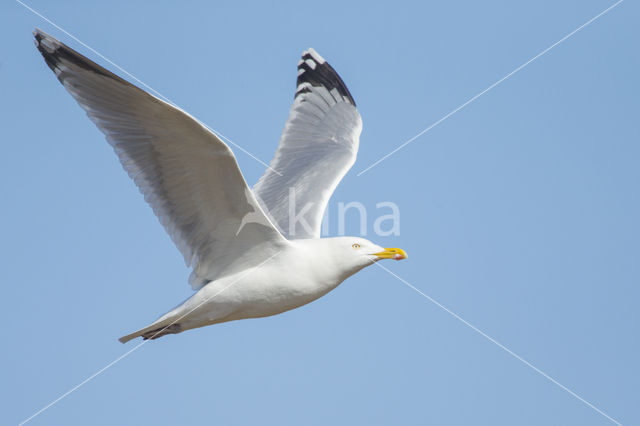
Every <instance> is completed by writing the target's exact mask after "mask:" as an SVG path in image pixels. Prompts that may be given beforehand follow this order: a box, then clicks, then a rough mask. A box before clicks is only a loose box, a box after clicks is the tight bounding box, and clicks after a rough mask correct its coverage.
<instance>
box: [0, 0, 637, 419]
mask: <svg viewBox="0 0 640 426" xmlns="http://www.w3.org/2000/svg"><path fill="white" fill-rule="evenodd" d="M29 4H30V5H31V6H32V7H34V8H35V9H37V10H39V11H40V12H41V13H42V14H44V15H45V16H47V17H48V18H49V19H51V20H52V21H54V22H56V23H57V24H58V25H60V26H61V27H63V28H65V29H66V30H67V31H69V32H70V33H72V34H74V35H75V36H76V37H78V38H79V39H80V40H82V41H84V42H85V43H87V44H88V45H90V46H91V47H93V48H94V49H96V50H97V51H99V52H100V53H102V54H103V55H105V56H106V57H108V58H110V59H111V60H113V61H114V62H116V63H117V64H119V65H120V66H122V67H123V68H125V69H126V70H128V71H129V72H131V73H132V74H134V75H136V76H137V77H138V78H140V79H141V80H143V81H144V82H146V83H147V84H149V85H150V86H152V87H154V88H155V89H156V90H158V91H159V92H161V93H162V94H164V95H165V96H167V97H169V98H170V99H172V100H173V101H174V102H175V103H177V104H178V105H180V106H181V107H183V108H184V109H186V110H187V111H189V112H190V113H192V114H193V115H194V116H196V117H198V118H200V119H201V120H203V121H204V122H206V123H207V124H209V125H210V126H212V127H213V128H215V129H217V130H219V131H221V132H222V133H223V134H225V135H226V136H228V137H230V138H231V139H232V140H234V141H235V142H236V143H238V144H240V145H242V146H243V147H244V148H245V149H247V150H249V151H250V152H252V153H253V154H254V155H256V156H257V157H258V158H261V159H263V160H264V161H267V162H268V161H269V160H270V159H271V156H272V154H273V152H274V150H275V147H276V144H277V140H278V138H279V135H280V132H281V130H282V126H283V123H284V120H285V119H286V117H287V114H288V110H289V107H290V104H291V101H292V98H293V92H294V87H295V77H296V63H297V61H298V58H299V55H300V53H301V52H302V50H304V49H305V48H307V47H309V46H313V47H314V48H315V49H316V50H318V52H319V53H320V54H322V55H323V56H324V57H325V58H326V59H327V60H328V61H329V62H330V63H331V64H332V65H333V66H334V67H335V68H336V69H337V70H338V72H339V73H340V75H341V76H342V77H343V79H344V80H345V82H346V83H347V85H348V87H349V89H350V90H351V93H352V94H353V96H354V98H355V99H356V102H357V103H358V108H359V110H360V113H361V115H362V117H363V121H364V130H363V133H362V137H361V144H360V152H359V157H358V161H357V163H356V165H355V166H354V169H352V171H351V172H350V173H349V174H348V175H347V177H346V178H345V179H344V180H343V182H342V183H341V185H340V186H339V187H338V189H337V191H336V192H335V194H334V197H333V198H332V201H331V205H330V207H329V209H331V212H332V213H335V212H336V211H337V203H338V202H341V201H342V202H348V201H359V202H362V203H363V204H364V205H366V206H367V207H368V208H369V209H370V211H372V212H375V205H376V203H378V202H382V201H393V202H394V203H396V204H397V205H398V206H399V208H400V209H401V232H400V235H399V236H390V237H384V238H379V237H375V236H371V235H370V236H369V237H370V238H371V239H373V240H375V241H376V242H378V243H380V244H381V245H384V246H392V247H394V246H398V247H402V248H404V249H406V250H407V252H408V253H409V255H410V259H409V260H407V261H404V262H398V263H391V262H387V263H385V266H386V267H388V268H390V269H391V270H392V271H393V272H394V273H396V274H398V275H399V276H400V277H402V278H403V279H405V280H406V281H407V282H409V283H411V284H412V285H414V286H416V287H417V288H419V289H420V290H421V291H423V292H425V293H426V294H428V295H429V296H431V297H433V298H435V299H436V300H438V301H439V302H440V303H442V304H443V305H444V306H446V307H448V308H449V309H451V310H452V311H453V312H455V313H457V314H458V315H460V316H461V317H463V318H464V319H465V320H467V321H469V322H470V323H472V324H473V325H475V326H476V327H478V328H479V329H481V330H483V331H484V332H485V333H487V334H488V335H490V336H492V337H493V338H495V339H497V340H498V341H499V342H501V343H502V344H504V345H505V346H506V347H508V348H509V349H511V350H512V351H514V352H515V353H517V354H519V355H520V356H522V357H523V358H525V359H526V360H528V361H529V362H531V363H532V364H533V365H535V366H536V367H537V368H539V369H541V370H542V371H544V372H546V373H548V374H549V375H550V376H551V377H553V378H554V379H556V380H558V381H559V382H560V383H562V384H563V385H565V386H567V387H568V388H570V389H571V390H573V391H574V392H576V393H577V394H579V395H580V396H581V397H583V398H584V399H586V400H587V401H590V402H591V403H593V404H594V405H595V406H596V407H598V408H599V409H601V410H602V411H603V412H605V413H607V414H608V415H610V416H611V417H613V418H615V419H617V420H618V421H619V422H621V423H622V424H638V423H640V414H639V413H638V410H637V402H638V400H640V390H639V389H640V386H639V378H640V366H639V365H638V362H637V360H638V357H639V356H640V342H639V338H638V336H639V335H640V333H639V331H640V315H639V314H638V308H637V303H638V302H637V301H638V298H639V297H640V290H639V288H638V284H639V283H640V262H639V259H640V245H639V243H638V241H640V226H639V225H638V217H640V192H639V191H638V182H640V168H639V167H638V158H639V156H640V147H639V145H638V141H640V138H639V135H638V126H637V113H638V111H639V108H640V101H639V100H638V99H639V98H640V97H639V95H640V93H639V89H640V87H639V84H638V75H639V72H640V54H639V53H638V49H637V46H638V44H639V43H640V37H639V34H638V30H637V28H638V27H637V21H638V12H639V8H638V5H637V4H636V3H634V2H630V1H626V2H623V3H622V4H620V5H619V6H618V7H617V8H615V9H613V10H612V11H611V12H609V13H608V14H607V15H605V16H603V17H602V18H600V19H599V20H597V21H595V22H594V23H593V24H591V25H590V26H588V27H587V28H585V29H584V30H582V31H581V32H579V33H577V34H576V35H575V36H573V37H572V38H570V39H569V40H567V41H566V42H564V43H562V44H561V45H559V46H557V47H556V48H554V49H553V50H551V51H550V52H549V53H547V54H546V55H544V56H542V57H541V58H540V59H538V60H537V61H535V62H533V63H532V64H530V65H529V66H527V67H526V68H525V69H523V70H522V71H520V72H519V73H517V74H516V75H514V76H513V77H511V78H509V79H508V80H506V81H504V82H503V83H502V84H501V85H499V86H498V87H496V88H495V89H493V90H492V91H490V92H488V93H487V94H485V95H483V96H482V97H480V98H479V99H477V100H476V101H475V102H473V103H472V104H470V105H469V106H467V107H466V108H465V109H463V110H461V111H459V112H458V113H457V114H455V115H453V116H452V117H451V118H449V119H448V120H446V121H444V122H443V123H442V124H440V125H439V126H437V127H435V128H434V129H433V130H431V131H429V132H428V133H426V134H425V135H424V136H422V137H421V138H419V139H418V140H416V141H415V142H413V143H412V144H410V145H409V146H407V147H406V148H405V149H403V150H401V151H399V152H398V153H397V154H395V155H394V156H392V157H390V158H389V159H387V160H386V161H384V162H383V163H381V164H380V165H378V166H376V167H375V168H373V169H371V170H370V171H368V172H367V173H365V174H363V175H362V176H360V177H357V176H356V174H357V172H358V171H360V170H362V169H364V168H365V167H367V166H368V165H370V164H371V163H372V162H374V161H375V160H377V159H378V158H380V157H381V156H383V155H385V154H386V153H388V152H389V151H391V150H392V149H394V148H395V147H396V146H398V145H399V144H401V143H402V142H404V141H405V140H407V139H408V138H410V137H412V136H413V135H415V134H416V133H418V132H419V131H421V130H422V129H424V128H426V127H427V126H429V125H430V124H431V123H433V122H435V121H436V120H438V119H440V118H441V117H443V116H444V115H445V114H447V113H448V112H450V111H451V110H453V109H455V108H456V107H458V106H459V105H461V104H462V103H464V102H465V101H466V100H468V99H469V98H470V97H472V96H473V95H475V94H476V93H478V92H480V91H482V90H484V89H485V88H487V87H488V86H489V85H491V84H492V83H494V82H495V81H497V80H498V79H500V78H501V77H503V76H504V75H506V74H508V73H509V72H511V71H512V70H513V69H515V68H516V67H517V66H519V65H520V64H522V63H524V62H525V61H527V60H528V59H530V58H531V57H533V56H535V55H536V54H537V53H539V52H540V51H542V50H543V49H545V48H546V47H548V46H549V45H551V44H553V43H554V42H556V41H557V40H559V39H560V38H562V37H563V36H565V35H566V34H567V33H569V32H570V31H572V30H573V29H575V28H576V27H578V26H580V25H582V24H583V23H584V22H586V21H587V20H589V19H590V18H592V17H593V16H595V15H597V14H598V13H599V12H601V11H602V10H604V9H606V8H607V7H608V6H610V5H611V4H613V2H608V1H601V0H598V1H563V2H552V1H540V2H526V3H525V2H506V1H487V2H471V1H454V2H395V3H394V4H393V5H390V4H384V5H383V4H380V5H378V4H371V3H370V2H349V3H347V4H344V3H343V2H338V1H324V2H322V3H317V2H315V3H314V2H307V3H301V2H281V3H279V4H278V5H271V4H268V2H231V1H229V2H215V4H212V2H201V3H188V4H182V3H180V4H179V3H170V2H155V3H154V4H153V5H152V6H150V5H149V4H146V3H143V2H112V3H111V2H110V3H107V2H102V3H92V4H88V3H86V2H56V3H55V4H54V3H51V2H43V1H34V2H31V3H29ZM0 16H2V18H3V19H2V21H3V25H0V34H1V35H2V36H3V40H5V42H4V43H3V44H2V46H1V47H0V87H1V90H0V93H1V94H2V100H1V101H0V116H2V130H3V137H2V140H3V144H2V146H3V154H4V155H2V156H1V158H0V196H1V199H2V209H0V214H1V215H2V216H1V217H2V223H4V224H5V226H4V227H3V230H2V241H3V244H1V245H0V259H2V261H1V266H2V267H1V277H2V282H3V292H4V294H3V300H4V303H3V309H2V316H3V322H4V333H3V350H2V352H1V354H0V365H2V368H1V371H2V375H1V380H0V383H1V384H0V398H1V399H2V400H3V404H2V405H3V409H2V410H1V413H0V422H1V423H3V424H16V423H18V422H20V421H21V420H23V419H25V418H27V417H29V416H30V415H31V414H33V413H34V412H35V411H36V410H38V409H40V408H41V407H43V406H44V405H46V404H47V403H49V402H51V401H52V400H53V399H55V398H57V397H58V396H59V395H60V394H62V393H64V392H65V391H67V390H69V389H70V388H72V387H73V386H75V385H76V384H78V383H79V382H81V381H82V380H84V379H85V378H87V377H88V376H90V375H91V374H93V373H94V372H96V371H97V370H99V369H100V368H102V367H104V366H105V365H106V364H108V363H109V362H111V361H113V360H114V359H116V358H117V357H118V356H120V355H122V354H123V353H125V352H126V351H127V350H128V349H130V348H132V347H133V345H129V346H123V345H121V344H120V343H119V342H118V341H117V340H116V339H117V338H118V337H119V336H121V335H123V334H125V333H127V332H129V331H132V330H134V329H137V328H139V327H141V326H143V325H146V324H147V323H148V322H149V321H151V320H153V319H155V318H156V317H157V316H158V315H160V314H162V313H164V312H165V311H166V310H167V309H169V308H171V307H173V306H174V305H175V304H176V303H178V302H179V301H181V300H183V299H184V298H186V297H188V296H189V295H190V289H189V286H188V285H187V284H186V281H187V277H188V270H187V269H186V268H185V266H184V264H183V261H182V258H181V256H180V254H179V252H178V251H177V249H176V248H175V247H174V246H173V244H172V242H171V241H170V239H169V237H168V236H167V235H166V234H165V232H164V230H163V229H162V227H161V226H160V224H159V223H158V221H157V220H156V219H155V217H154V216H153V213H152V211H151V209H150V208H149V207H148V206H147V205H146V204H145V203H144V201H143V199H142V197H141V196H140V194H139V193H138V191H137V189H136V188H135V186H134V185H133V183H132V182H131V181H130V180H129V178H128V177H127V176H126V174H125V173H124V172H123V171H122V169H121V167H120V165H119V163H118V161H117V159H116V157H115V155H114V154H113V152H112V150H111V148H110V147H109V146H108V144H107V143H106V142H105V141H104V138H103V136H102V135H101V133H99V131H98V130H97V129H96V128H95V127H94V125H93V124H92V123H91V122H90V121H89V120H88V119H87V118H86V116H85V114H84V113H83V112H82V110H81V109H80V108H79V107H78V106H77V105H76V103H75V101H73V99H72V98H71V97H70V96H69V95H68V94H67V93H66V92H65V91H64V90H63V88H62V87H61V85H60V84H59V83H58V82H57V81H56V79H55V78H54V76H53V75H52V73H51V72H50V71H49V69H48V68H47V67H46V66H45V64H44V62H43V61H42V58H41V57H40V55H39V54H38V52H37V51H36V49H35V48H34V46H33V42H32V37H31V30H32V29H33V28H34V27H36V26H38V27H40V28H42V29H43V30H45V31H47V32H50V33H51V34H52V35H54V36H56V37H58V38H60V39H61V40H62V41H64V42H65V43H67V44H69V45H70V46H71V47H73V48H76V49H78V50H79V51H80V52H81V53H83V54H86V55H88V56H89V57H91V58H92V59H94V60H97V61H98V62H99V63H101V64H103V65H107V64H106V63H105V62H104V61H102V60H100V59H99V58H97V57H96V55H94V54H92V53H91V52H90V51H88V50H87V49H86V48H84V47H82V46H80V45H79V44H78V43H76V42H74V41H73V40H71V39H70V38H69V37H67V36H65V35H64V34H63V33H61V32H60V31H58V30H56V29H55V28H54V27H52V26H51V25H50V24H48V23H46V22H44V21H43V20H42V19H41V18H38V17H37V16H35V15H33V14H32V13H30V12H29V11H27V10H26V9H25V8H23V7H22V6H20V5H19V4H18V3H13V2H11V1H8V2H3V3H2V5H0ZM107 66H108V68H110V69H112V70H113V69H114V68H113V67H112V66H110V65H107ZM234 151H235V152H236V155H237V158H238V161H239V163H240V166H241V167H242V170H243V172H244V174H245V177H246V178H247V180H248V182H249V183H251V184H252V183H253V182H255V181H256V180H257V179H258V177H259V176H260V175H261V174H262V172H263V171H264V166H262V165H261V164H259V163H258V162H256V161H255V160H253V159H252V158H250V157H248V156H247V155H245V154H243V153H241V152H239V151H238V150H234ZM355 219H356V216H355V215H353V216H352V217H350V219H349V222H348V223H347V231H348V232H349V231H350V232H351V233H357V232H358V230H359V225H358V223H357V221H356V220H355ZM369 229H371V224H370V225H369ZM332 232H334V233H335V232H336V229H335V228H334V229H332ZM30 424H33V425H54V424H65V425H84V424H94V425H112V424H155V425H173V424H194V425H195V424H224V425H227V424H228V425H246V424H274V425H275V424H278V425H298V424H311V425H321V424H380V425H386V424H408V425H409V424H416V425H417V424H420V425H422V424H434V425H468V424H483V425H513V424H519V425H540V424H557V425H607V424H613V423H612V422H611V421H610V420H607V419H606V418H605V417H604V416H602V415H600V414H598V413H597V412H596V411H594V410H593V409H592V408H590V407H588V406H587V405H585V404H584V403H583V402H580V401H579V400H578V399H576V398H574V397H573V396H572V395H570V394H569V393H567V392H566V391H564V390H562V389H561V388H559V387H558V386H556V385H555V384H553V383H551V382H550V381H548V380H547V379H545V378H544V377H542V376H541V375H540V374H538V373H536V372H535V371H533V370H532V369H531V368H529V367H528V366H526V365H524V364H523V363H522V362H520V361H518V360H516V359H515V358H513V357H512V356H511V355H509V354H508V353H506V352H505V351H503V350H502V349H500V348H499V347H498V346H496V345H495V344H493V343H491V342H490V341H488V340H487V339H485V338H484V337H482V336H481V335H479V334H478V333H476V332H475V331H473V330H472V329H470V328H469V327H467V326H466V325H464V324H463V323H461V322H460V321H458V320H457V319H455V318H453V317H452V316H451V315H449V314H448V313H447V312H445V311H444V310H443V309H441V308H440V307H438V306H436V305H435V304H433V303H431V302H430V301H429V300H427V299H426V298H424V297H422V296H420V295H419V294H417V293H416V292H414V291H412V290H411V289H410V288H408V287H407V286H405V285H404V284H403V283H402V282H400V281H399V280H397V279H396V278H394V277H393V276H391V275H389V274H387V273H386V272H384V271H382V270H381V269H379V268H375V267H372V268H368V269H366V270H364V271H362V272H361V273H359V274H357V275H356V276H354V277H352V278H350V279H349V280H347V281H346V282H345V283H344V284H342V285H341V286H340V287H338V289H336V290H335V291H333V292H332V293H330V294H329V295H327V296H326V297H324V298H322V299H320V300H318V301H316V302H314V303H312V304H310V305H307V306H305V307H302V308H300V309H297V310H294V311H291V312H288V313H285V314H283V315H280V316H276V317H272V318H266V319H260V320H246V321H239V322H232V323H227V324H222V325H217V326H213V327H207V328H203V329H199V330H194V331H190V332H187V333H183V334H181V335H178V336H169V337H166V338H163V339H160V340H158V341H155V342H152V343H149V344H146V345H144V346H142V347H141V348H140V349H139V350H137V351H135V352H134V353H132V354H131V355H130V356H128V357H127V358H125V359H123V360H122V361H120V362H119V363H117V364H116V365H115V366H113V367H112V368H110V369H109V370H107V371H106V372H104V373H103V374H100V375H99V376H97V377H96V378H95V379H94V380H92V381H90V382H89V383H88V384H86V385H85V386H83V387H82V388H80V389H78V390H77V391H76V392H74V393H72V394H71V395H70V396H68V397H67V398H65V399H63V400H62V401H60V402H59V403H57V404H56V405H54V406H53V407H51V408H50V409H48V410H47V411H46V412H44V413H42V414H41V415H40V416H38V417H37V418H35V419H34V420H32V422H31V423H30Z"/></svg>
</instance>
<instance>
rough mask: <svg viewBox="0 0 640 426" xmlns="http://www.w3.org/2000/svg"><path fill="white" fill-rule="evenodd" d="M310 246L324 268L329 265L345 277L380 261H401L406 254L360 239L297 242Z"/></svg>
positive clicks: (340, 238) (322, 239)
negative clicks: (321, 259)
mask: <svg viewBox="0 0 640 426" xmlns="http://www.w3.org/2000/svg"><path fill="white" fill-rule="evenodd" d="M297 241H300V242H302V241H303V242H305V243H307V244H311V245H312V246H313V247H312V248H311V249H312V250H314V252H315V253H316V254H317V255H318V256H319V257H320V256H322V257H323V263H324V264H325V266H326V265H327V264H328V263H330V264H333V268H331V269H334V270H335V271H336V272H337V271H339V273H340V275H344V277H343V279H344V278H346V277H347V276H350V275H352V274H355V273H356V272H358V271H359V270H361V269H362V268H364V267H366V266H369V265H372V264H373V263H374V262H377V261H379V260H382V259H395V260H402V259H406V258H407V253H406V252H405V251H404V250H402V249H399V248H383V247H381V246H379V245H377V244H375V243H372V242H371V241H369V240H366V239H364V238H360V237H335V238H321V239H318V240H297Z"/></svg>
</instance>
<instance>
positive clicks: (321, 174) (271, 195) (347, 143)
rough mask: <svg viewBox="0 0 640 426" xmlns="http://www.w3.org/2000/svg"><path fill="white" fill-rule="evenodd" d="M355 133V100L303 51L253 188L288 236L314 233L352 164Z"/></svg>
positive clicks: (316, 59) (318, 59)
mask: <svg viewBox="0 0 640 426" xmlns="http://www.w3.org/2000/svg"><path fill="white" fill-rule="evenodd" d="M361 131H362V120H361V118H360V114H359V113H358V110H357V109H356V103H355V102H354V100H353V98H352V97H351V94H350V93H349V90H348V89H347V87H346V86H345V84H344V82H343V81H342V79H341V78H340V76H339V75H338V73H336V71H335V70H334V69H333V68H332V67H331V65H329V64H328V63H327V62H326V61H325V60H324V59H323V58H322V57H321V56H320V55H318V53H316V51H315V50H313V49H309V50H307V51H305V52H304V53H303V54H302V59H301V60H300V62H299V63H298V82H297V89H296V94H295V98H294V101H293V106H292V107H291V112H290V113H289V118H288V119H287V122H286V124H285V126H284V130H283V131H282V137H281V138H280V144H279V145H278V149H277V151H276V154H275V156H274V158H273V160H271V165H270V168H269V169H267V171H266V172H265V173H264V175H263V176H262V177H261V178H260V180H259V181H258V183H256V185H255V186H254V187H253V191H254V193H255V195H256V197H257V198H258V201H259V202H260V203H261V204H262V206H263V207H264V208H265V210H267V211H268V213H269V214H270V216H271V218H272V219H273V220H274V221H275V222H276V223H277V225H278V227H279V228H280V231H281V232H282V233H283V234H284V235H286V236H287V237H288V238H290V239H297V238H319V237H320V228H321V223H322V215H323V214H324V210H325V208H326V206H327V203H328V202H329V198H330V197H331V194H333V191H334V190H335V188H336V186H338V183H339V182H340V180H341V179H342V178H343V176H344V175H345V174H346V173H347V171H348V170H349V169H350V168H351V166H352V165H353V163H354V162H355V159H356V154H357V151H358V143H359V139H360V132H361ZM276 172H277V173H276ZM278 173H279V174H278Z"/></svg>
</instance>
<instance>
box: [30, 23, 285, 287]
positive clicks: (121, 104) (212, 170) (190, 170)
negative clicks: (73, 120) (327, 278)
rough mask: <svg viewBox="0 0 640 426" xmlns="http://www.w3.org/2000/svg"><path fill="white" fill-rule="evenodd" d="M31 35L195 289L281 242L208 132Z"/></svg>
mask: <svg viewBox="0 0 640 426" xmlns="http://www.w3.org/2000/svg"><path fill="white" fill-rule="evenodd" d="M34 35H35V39H36V46H37V48H38V50H39V51H40V53H41V54H42V56H43V57H44V59H45V61H46V63H47V65H48V66H49V68H51V70H53V72H54V73H55V74H56V77H58V80H60V82H61V83H62V85H63V86H64V87H65V89H67V91H69V93H71V95H72V96H73V97H74V98H75V99H76V101H78V103H79V104H80V106H81V107H82V108H84V110H85V111H86V112H87V115H88V116H89V118H90V119H91V120H92V121H93V122H94V123H95V124H96V125H97V126H98V128H99V129H100V130H101V131H102V132H103V133H104V134H105V135H106V137H107V141H109V143H110V144H111V146H112V147H113V149H114V150H115V152H116V154H117V155H118V157H119V159H120V162H121V163H122V165H123V167H124V169H125V170H126V171H127V173H128V174H129V176H130V177H131V178H132V179H133V180H134V182H135V183H136V185H137V186H138V188H139V189H140V192H142V194H143V195H144V198H145V200H146V201H147V202H148V203H149V204H150V205H151V207H152V209H153V211H154V213H155V214H156V216H158V218H159V219H160V222H161V223H162V225H163V226H164V227H165V229H166V230H167V232H168V233H169V235H170V236H171V238H172V239H173V241H174V243H175V244H176V245H177V246H178V249H179V250H180V252H181V253H182V255H183V256H184V260H185V262H186V264H187V266H193V268H194V271H193V274H192V276H191V279H190V282H191V284H192V286H193V287H194V288H197V287H199V286H201V285H202V284H204V283H206V282H208V281H209V280H211V279H214V278H215V277H217V276H220V275H221V274H225V273H230V272H233V270H234V269H237V268H239V267H246V266H248V265H247V263H250V262H260V261H261V260H263V259H264V258H267V257H268V256H270V254H271V251H270V250H269V249H268V248H265V246H273V243H274V242H275V241H279V240H282V241H285V239H284V237H282V235H280V233H279V232H278V230H277V229H276V228H275V227H274V226H273V225H272V224H271V222H270V221H269V219H267V217H266V216H265V214H264V213H263V211H262V209H261V208H260V206H259V204H258V202H257V201H256V199H255V197H254V195H253V193H252V192H251V190H250V189H249V188H248V186H247V184H246V182H245V180H244V177H243V176H242V173H241V172H240V169H239V168H238V164H237V162H236V159H235V157H234V156H233V153H232V152H231V150H230V149H229V147H228V146H227V145H225V144H224V142H222V141H221V140H220V139H219V138H218V137H217V136H216V135H215V134H213V133H212V132H210V131H209V130H208V129H206V128H205V127H204V126H203V125H202V124H200V123H199V122H198V121H197V120H195V119H194V118H193V117H191V116H190V115H188V114H187V113H185V112H184V111H182V110H180V109H178V108H176V107H174V106H172V105H169V104H167V103H166V102H164V101H162V100H160V99H158V98H156V97H155V96H152V95H150V94H149V93H147V92H145V91H143V90H141V89H139V88H138V87H136V86H134V85H132V84H130V83H128V82H127V81H125V80H123V79H121V78H120V77H118V76H116V75H115V74H113V73H111V72H109V71H107V70H106V69H104V68H102V67H101V66H99V65H97V64H96V63H94V62H92V61H91V60H89V59H87V58H86V57H84V56H82V55H80V54H79V53H78V52H76V51H74V50H73V49H71V48H69V47H67V46H66V45H64V44H63V43H61V42H60V41H58V40H56V39H55V38H53V37H51V36H50V35H48V34H45V33H44V32H42V31H40V30H36V31H35V32H34ZM274 250H275V249H274ZM234 266H235V267H234Z"/></svg>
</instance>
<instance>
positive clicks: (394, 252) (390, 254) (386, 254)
mask: <svg viewBox="0 0 640 426" xmlns="http://www.w3.org/2000/svg"><path fill="white" fill-rule="evenodd" d="M373 255H374V256H378V258H380V259H395V260H402V259H406V258H407V257H409V256H407V252H405V251H404V250H402V249H400V248H386V249H384V251H381V252H380V253H373Z"/></svg>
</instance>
